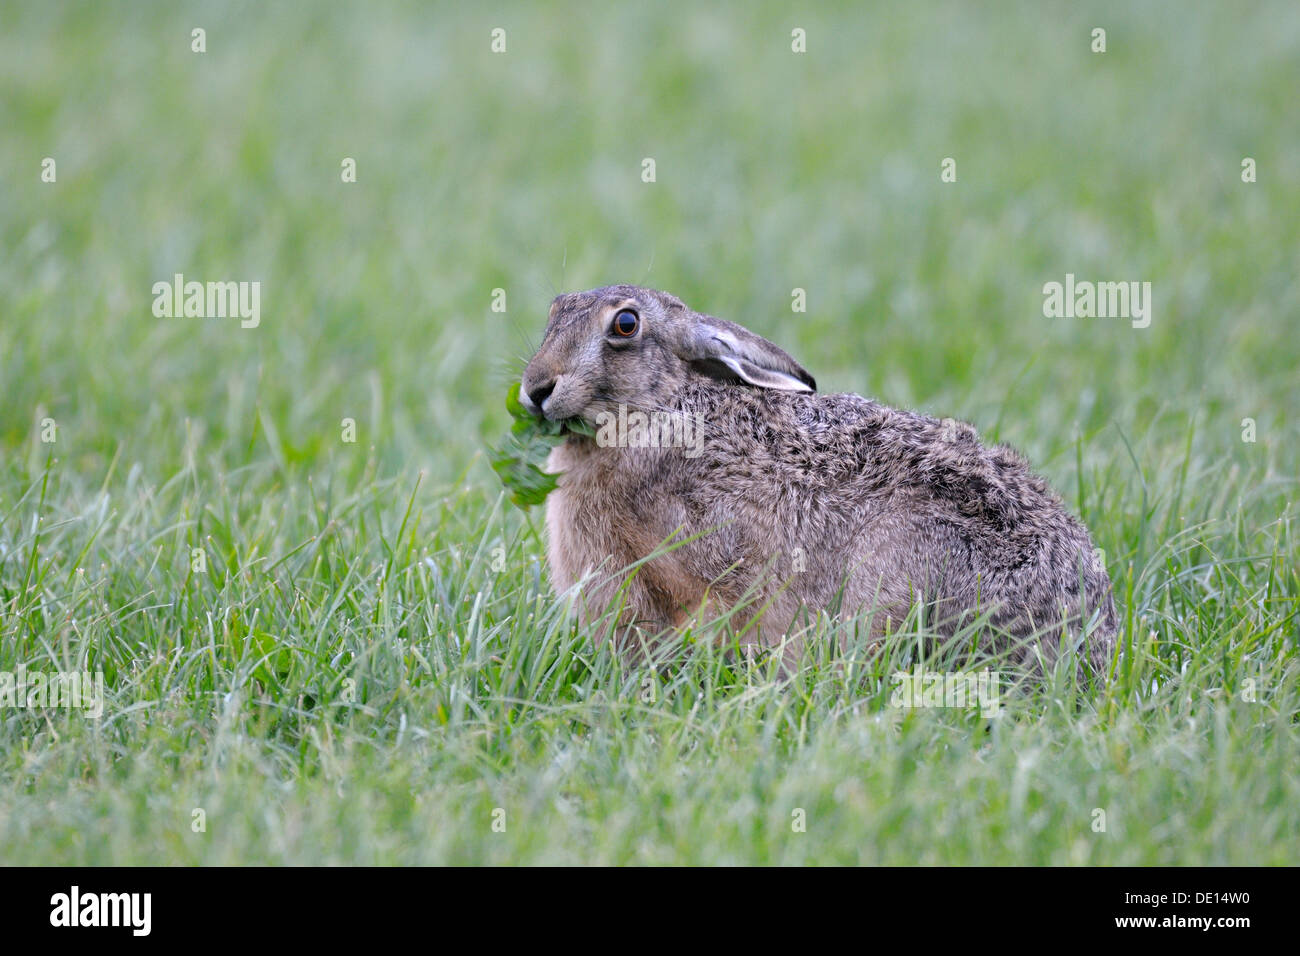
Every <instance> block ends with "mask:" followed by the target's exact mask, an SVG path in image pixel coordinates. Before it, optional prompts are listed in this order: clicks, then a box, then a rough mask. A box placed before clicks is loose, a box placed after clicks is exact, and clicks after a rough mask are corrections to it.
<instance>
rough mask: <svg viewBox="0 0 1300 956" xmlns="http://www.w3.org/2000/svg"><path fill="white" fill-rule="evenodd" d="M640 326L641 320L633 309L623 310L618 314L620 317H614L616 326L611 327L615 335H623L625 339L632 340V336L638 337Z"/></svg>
mask: <svg viewBox="0 0 1300 956" xmlns="http://www.w3.org/2000/svg"><path fill="white" fill-rule="evenodd" d="M640 325H641V319H640V318H638V317H637V314H636V313H635V312H633V311H632V310H631V309H623V310H622V311H620V312H619V313H618V315H616V316H614V324H613V325H611V326H610V330H611V331H612V332H613V333H614V334H615V335H621V336H623V338H625V339H630V338H631V337H632V336H634V335H636V330H637V329H638V328H639V327H640Z"/></svg>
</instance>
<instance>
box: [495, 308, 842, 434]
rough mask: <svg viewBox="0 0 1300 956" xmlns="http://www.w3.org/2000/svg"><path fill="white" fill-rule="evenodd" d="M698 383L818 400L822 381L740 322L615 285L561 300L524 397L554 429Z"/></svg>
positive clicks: (658, 400)
mask: <svg viewBox="0 0 1300 956" xmlns="http://www.w3.org/2000/svg"><path fill="white" fill-rule="evenodd" d="M694 376H708V377H710V378H714V379H721V380H724V381H730V382H735V383H737V384H738V385H739V386H743V387H748V386H757V387H759V388H775V389H787V390H790V391H798V392H812V391H815V390H816V388H817V383H816V382H815V381H813V377H812V376H811V375H809V374H808V373H807V372H806V371H804V369H803V368H802V367H801V366H800V365H799V363H798V362H796V361H795V360H794V359H792V358H791V357H790V356H789V355H787V354H786V353H785V352H783V351H782V350H781V349H779V348H777V347H776V346H775V345H773V344H772V343H771V342H769V341H767V340H766V339H764V338H761V337H760V336H757V335H755V334H754V333H753V332H751V331H749V330H748V329H746V328H743V327H742V326H739V325H737V324H736V323H734V322H727V321H725V320H724V319H715V318H713V316H710V315H701V314H699V313H698V312H692V311H691V310H690V309H688V308H687V307H686V306H685V305H684V304H683V303H682V301H681V300H680V299H677V298H675V297H674V296H671V295H669V294H668V293H666V292H656V291H655V290H653V289H642V288H639V287H637V286H633V285H612V286H606V287H605V288H603V289H592V290H591V291H590V292H570V293H567V294H565V295H560V296H556V298H555V301H554V302H552V303H551V314H550V317H549V319H548V320H547V323H546V333H545V334H544V335H543V336H542V344H541V346H540V347H539V348H538V350H537V354H536V355H534V356H533V359H532V361H531V362H529V363H528V367H527V368H526V369H524V375H523V382H522V388H521V390H520V397H521V400H522V401H523V403H524V404H525V405H526V406H527V407H528V408H529V409H530V410H531V411H533V412H535V413H537V414H540V415H544V416H545V417H546V418H549V419H551V420H552V421H562V420H564V419H567V418H584V419H587V420H588V421H592V420H594V418H595V415H596V414H598V413H599V412H601V411H613V410H615V409H616V408H617V406H618V405H619V404H626V405H630V406H636V407H641V408H653V407H657V406H662V405H664V404H665V402H667V401H668V399H669V397H670V396H671V395H673V394H674V393H675V392H677V391H679V390H680V389H681V388H682V387H683V386H684V385H685V384H687V383H688V382H689V381H690V380H691V378H692V377H694Z"/></svg>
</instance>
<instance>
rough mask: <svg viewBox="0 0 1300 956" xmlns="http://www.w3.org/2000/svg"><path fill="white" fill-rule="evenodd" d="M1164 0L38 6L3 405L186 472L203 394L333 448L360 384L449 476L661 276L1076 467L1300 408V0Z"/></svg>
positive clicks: (402, 441) (379, 429) (246, 436)
mask: <svg viewBox="0 0 1300 956" xmlns="http://www.w3.org/2000/svg"><path fill="white" fill-rule="evenodd" d="M1129 7H1130V5H1129V4H1122V3H1116V4H1100V5H1097V4H1093V5H1084V6H1080V5H1073V4H1037V3H1026V4H1019V5H1007V6H1004V7H1001V8H999V10H998V11H997V12H996V15H995V14H993V13H991V12H987V11H976V10H972V9H969V8H968V7H966V6H964V5H959V4H938V5H934V4H915V5H910V6H909V8H908V10H907V11H903V10H900V9H896V8H891V7H889V6H884V5H882V6H880V7H877V8H870V7H867V8H864V7H861V6H860V5H843V6H839V7H836V6H825V7H823V6H808V7H804V8H800V9H798V10H792V9H790V8H788V7H787V6H786V5H783V4H769V5H759V4H739V5H730V6H722V7H717V8H715V9H711V10H703V9H697V8H696V6H695V5H681V6H675V7H674V6H667V7H664V6H659V5H632V4H625V5H618V6H617V8H612V7H611V5H607V4H589V5H576V6H568V7H565V6H559V7H556V6H550V5H548V6H547V7H545V8H542V7H538V6H536V5H524V4H521V5H517V6H514V5H498V6H488V5H483V6H480V7H476V8H474V9H473V10H469V9H466V8H465V7H463V6H461V5H454V4H449V5H434V4H423V3H421V4H414V3H413V4H408V5H402V4H395V5H394V4H357V5H350V6H343V5H334V6H331V7H330V8H329V9H321V8H319V7H318V6H316V5H309V4H302V5H296V4H286V3H270V4H255V3H248V4H222V5H209V6H204V5H201V4H175V5H173V4H109V5H100V4H86V5H76V4H73V5H66V4H16V5H14V4H11V5H9V7H8V12H7V17H6V20H7V22H6V24H5V30H4V36H3V40H0V42H2V43H3V44H4V45H3V53H4V56H3V63H2V64H0V71H3V72H2V73H0V76H2V78H3V83H4V87H5V96H4V100H3V107H2V108H3V110H4V112H3V114H0V120H2V121H3V123H2V127H3V129H4V135H3V139H2V140H0V163H2V167H3V170H4V178H3V189H4V192H3V206H2V207H0V212H2V215H3V218H2V219H0V229H3V233H2V235H0V238H2V240H3V247H4V250H5V255H4V257H3V262H2V265H0V269H3V271H2V272H0V296H3V299H2V300H0V307H2V309H3V315H4V323H3V330H2V331H0V336H3V337H2V338H0V356H3V358H2V359H0V361H2V362H3V366H0V369H2V371H3V376H4V378H3V381H4V395H5V402H4V405H3V409H2V410H0V416H3V417H2V418H0V434H3V437H4V440H5V443H6V445H7V446H8V447H10V448H13V449H18V448H22V447H24V445H25V444H26V443H27V442H28V441H29V440H30V439H31V436H32V434H33V430H34V421H35V419H34V415H35V410H36V409H37V408H44V409H46V410H48V412H49V414H51V415H52V416H54V417H55V418H56V420H58V421H60V423H61V424H62V425H63V436H62V439H61V440H62V441H64V442H66V444H65V445H62V446H61V447H60V449H59V450H60V453H61V456H63V457H64V458H65V460H66V459H67V456H75V460H76V462H77V463H78V470H79V471H84V472H85V473H87V474H89V475H94V474H95V472H96V471H97V470H99V471H102V469H103V467H104V465H105V464H106V463H107V461H108V460H110V459H111V458H112V456H113V454H114V452H115V450H116V448H117V447H118V445H119V444H120V445H122V447H123V455H124V461H125V462H134V461H137V460H138V461H141V462H143V463H144V464H145V465H147V466H150V467H151V468H152V469H155V470H159V469H160V470H163V471H165V470H166V468H167V467H168V466H169V465H171V464H173V463H174V462H175V461H176V460H177V457H178V454H179V451H180V449H181V448H182V447H183V446H184V442H185V434H186V429H185V425H184V422H185V421H186V420H187V419H188V420H190V422H191V427H192V428H193V429H194V431H195V434H196V435H197V436H198V437H197V442H198V444H197V450H198V453H199V454H200V455H201V456H202V457H204V458H209V456H210V461H211V465H212V467H226V468H229V467H234V466H237V465H240V464H243V463H245V462H246V461H247V460H248V457H249V452H250V439H252V438H253V432H254V423H255V422H256V420H257V415H258V412H259V411H260V412H263V413H265V415H266V416H268V418H269V419H270V420H271V421H272V422H273V423H274V425H275V427H276V429H277V430H278V433H279V440H280V442H281V443H282V447H283V449H284V453H285V456H286V458H287V459H289V461H290V463H307V464H309V463H311V462H312V461H314V460H315V459H317V458H318V457H319V456H322V455H323V456H327V457H328V456H331V455H338V454H339V453H340V452H341V451H342V449H339V448H338V442H337V437H338V430H339V429H338V420H339V419H341V418H342V417H344V416H351V417H354V418H356V419H357V421H358V423H359V425H360V435H361V442H362V444H363V445H365V446H368V445H371V444H373V445H374V448H375V453H376V455H378V456H379V458H380V460H381V461H382V462H383V463H384V464H385V466H386V467H388V468H391V469H397V468H410V467H415V466H419V467H424V468H427V469H430V470H431V471H432V473H434V474H436V475H438V476H439V477H442V478H447V479H450V478H453V477H454V476H457V475H459V474H460V473H461V471H462V470H463V469H464V468H465V466H466V464H467V463H468V462H469V460H470V458H471V456H472V455H473V454H474V453H475V451H476V449H477V448H478V447H479V445H480V443H481V440H482V439H483V438H484V437H485V436H491V435H492V434H494V433H495V431H496V429H497V428H498V427H499V425H500V423H501V422H502V421H503V413H502V410H501V407H500V406H501V401H500V397H501V394H502V392H503V388H504V383H505V381H506V380H507V378H508V375H509V369H510V368H511V367H512V365H513V364H514V363H517V361H518V360H519V359H520V358H521V357H526V356H527V355H528V353H529V351H530V343H535V342H536V340H537V338H538V337H539V334H540V329H541V327H542V326H543V324H544V320H545V310H546V307H547V305H548V304H549V299H550V298H551V296H552V295H553V294H554V293H555V292H558V291H561V290H571V289H577V288H589V287H592V286H596V285H604V284H609V283H614V282H620V281H631V282H637V283H644V284H648V285H652V286H656V287H659V288H664V289H668V290H670V291H672V292H674V293H676V294H677V295H679V296H681V297H682V298H684V299H685V300H686V301H687V302H688V303H690V304H691V305H693V306H694V307H695V308H697V309H700V310H701V311H706V312H711V313H713V314H715V315H722V316H725V317H729V318H733V319H736V320H738V321H740V322H742V323H746V324H748V325H750V326H751V327H753V328H755V329H756V330H758V331H759V332H760V333H762V334H765V335H768V336H770V337H772V338H774V339H776V340H777V341H778V342H780V343H782V344H783V345H786V346H787V347H788V348H789V349H790V350H791V351H792V352H793V353H794V354H795V355H796V356H797V357H799V358H800V359H801V360H802V361H803V362H804V363H805V364H806V365H807V366H808V367H809V368H810V369H812V370H813V371H814V372H815V374H816V375H817V376H818V381H819V382H820V383H824V384H823V389H824V390H846V391H861V392H865V393H868V394H872V395H875V396H878V397H880V398H881V399H882V400H885V401H889V402H893V403H895V404H903V405H911V406H918V407H921V408H923V409H924V410H927V411H934V412H938V413H939V414H941V415H954V416H961V417H965V418H969V419H970V420H972V421H973V422H974V423H975V424H976V425H978V426H980V427H981V428H983V429H989V428H990V427H992V426H996V429H995V430H996V434H997V435H998V436H999V437H1002V438H1004V439H1007V440H1011V441H1013V442H1016V443H1018V444H1020V445H1021V446H1023V447H1024V448H1025V449H1026V450H1027V451H1029V452H1031V453H1032V454H1034V455H1035V456H1036V458H1037V459H1039V460H1041V459H1043V458H1044V456H1049V457H1050V456H1051V455H1052V454H1054V453H1056V452H1058V451H1059V450H1060V449H1061V448H1062V447H1064V446H1067V445H1069V444H1070V443H1071V442H1072V441H1073V440H1074V438H1075V436H1076V435H1077V434H1079V433H1081V432H1082V433H1083V434H1085V435H1089V434H1091V433H1093V432H1095V431H1097V430H1100V429H1103V428H1104V426H1106V425H1108V424H1109V423H1112V422H1115V423H1118V424H1119V425H1121V426H1122V427H1123V428H1124V429H1125V430H1126V431H1127V432H1128V433H1129V434H1130V435H1139V436H1140V435H1141V434H1142V433H1143V432H1145V431H1146V429H1147V428H1148V427H1150V425H1151V423H1152V421H1153V419H1156V418H1158V417H1160V416H1162V415H1168V416H1171V417H1174V418H1178V419H1185V418H1189V417H1199V418H1200V420H1201V421H1202V422H1203V423H1205V424H1206V425H1207V426H1208V431H1209V434H1210V435H1211V436H1213V438H1217V439H1218V440H1219V441H1220V442H1221V447H1222V449H1223V451H1224V452H1225V453H1226V452H1227V451H1228V450H1230V449H1232V450H1235V449H1237V448H1238V447H1239V445H1240V442H1239V441H1238V440H1237V438H1238V436H1237V432H1238V430H1239V429H1238V428H1237V423H1238V421H1239V419H1240V418H1242V417H1244V416H1247V415H1249V416H1252V417H1255V418H1256V419H1257V420H1258V421H1259V422H1260V426H1261V431H1262V432H1263V433H1264V434H1272V435H1277V434H1278V433H1279V432H1280V431H1282V430H1284V429H1286V428H1288V427H1289V426H1288V421H1287V419H1288V415H1287V414H1286V412H1287V411H1288V410H1289V409H1284V408H1281V407H1279V404H1278V401H1279V399H1280V398H1281V397H1282V396H1283V395H1289V394H1291V393H1290V392H1283V391H1280V389H1281V388H1282V386H1284V385H1286V384H1288V383H1289V382H1293V381H1294V375H1295V371H1296V365H1297V362H1296V358H1297V349H1296V347H1295V345H1294V336H1293V335H1292V334H1288V333H1291V332H1293V330H1294V327H1295V318H1296V313H1297V298H1298V295H1300V293H1298V292H1297V287H1296V281H1295V278H1296V269H1295V265H1296V253H1297V248H1298V244H1297V225H1296V224H1297V222H1298V221H1300V156H1298V155H1297V150H1296V148H1295V147H1296V135H1295V134H1296V131H1297V130H1296V123H1297V119H1296V113H1295V111H1294V109H1293V108H1292V99H1293V97H1294V95H1295V78H1296V72H1295V71H1296V65H1297V59H1296V53H1297V46H1296V42H1297V41H1296V37H1297V29H1300V26H1298V24H1300V12H1298V11H1297V10H1296V8H1295V6H1294V4H1289V3H1278V4H1251V5H1248V6H1247V7H1244V8H1236V7H1228V6H1225V5H1222V4H1209V3H1206V4H1185V3H1170V4H1163V5H1161V4H1144V5H1143V9H1142V10H1141V11H1140V12H1139V11H1133V10H1131V9H1129ZM1095 25H1102V26H1104V27H1105V28H1106V29H1107V31H1108V49H1107V52H1106V53H1104V54H1094V53H1092V52H1091V50H1090V46H1091V39H1090V31H1091V29H1092V27H1093V26H1095ZM194 26H202V27H203V28H204V29H206V31H207V52H206V53H204V54H196V53H193V52H191V49H190V30H191V28H192V27H194ZM498 26H500V27H502V28H504V29H505V30H506V31H507V52H506V53H504V54H499V55H494V54H492V53H491V52H490V49H489V43H490V31H491V30H492V29H493V28H494V27H498ZM795 26H800V27H802V28H803V29H805V30H806V31H807V35H808V52H807V53H805V54H803V55H797V54H794V53H792V52H791V48H790V47H791V37H790V33H791V29H793V28H794V27H795ZM46 156H51V157H54V158H55V159H56V161H57V163H58V182H57V184H45V183H42V182H41V181H40V178H39V173H40V162H41V160H42V159H43V158H44V157H46ZM1244 156H1251V157H1253V158H1255V159H1256V161H1257V163H1258V166H1259V182H1257V183H1255V184H1253V185H1246V184H1243V183H1242V182H1241V180H1240V163H1241V159H1242V157H1244ZM344 157H353V158H355V159H356V161H357V164H358V182H356V183H355V184H344V183H342V182H341V181H340V162H341V160H342V159H343V158H344ZM645 157H652V158H654V159H655V161H656V164H657V182H655V183H654V184H645V183H642V181H641V177H640V172H641V161H642V159H643V158H645ZM944 157H953V158H954V159H956V161H957V173H958V181H957V182H956V183H953V184H945V183H942V182H940V178H939V167H940V161H941V160H942V159H943V158H944ZM176 272H181V273H184V274H185V275H186V276H187V277H190V278H196V279H199V280H201V281H202V280H208V279H214V280H216V279H231V280H254V279H256V280H260V281H261V282H262V313H263V318H262V325H261V327H260V328H259V329H256V330H241V329H239V328H237V323H233V322H230V321H221V320H198V319H175V320H158V319H155V318H154V317H153V315H152V313H151V311H150V306H151V303H152V294H151V291H150V288H151V285H152V283H153V282H155V281H157V280H159V279H169V278H170V277H171V276H172V275H173V274H174V273H176ZM1067 272H1073V273H1075V274H1076V276H1078V277H1079V278H1081V279H1082V278H1093V279H1105V280H1127V279H1140V280H1148V281H1151V282H1152V283H1153V285H1154V294H1155V317H1154V321H1153V322H1152V325H1151V327H1150V328H1148V329H1145V330H1134V329H1131V328H1130V327H1128V326H1127V325H1126V324H1125V323H1124V322H1122V321H1103V320H1093V321H1081V320H1049V319H1045V318H1044V317H1043V315H1042V311H1041V308H1042V291H1041V290H1042V285H1043V283H1044V282H1048V281H1062V280H1063V278H1064V275H1065V273H1067ZM795 287H799V288H804V289H806V290H807V296H808V312H807V313H806V314H804V315H795V314H792V313H791V310H790V296H791V289H793V288H795ZM494 288H504V289H505V290H506V291H507V296H508V300H507V301H508V309H509V311H508V312H507V313H506V314H504V315H502V314H497V313H493V312H492V311H490V304H491V293H492V290H493V289H494ZM1009 402H1010V403H1012V404H1011V408H1014V411H1015V414H1014V415H1010V414H1005V413H1004V411H1006V410H1009V408H1008V403H1009ZM261 450H263V449H261V448H260V446H259V443H258V442H257V441H256V440H254V441H253V442H252V451H253V452H254V453H257V452H259V451H261ZM480 474H482V471H481V469H480Z"/></svg>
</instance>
